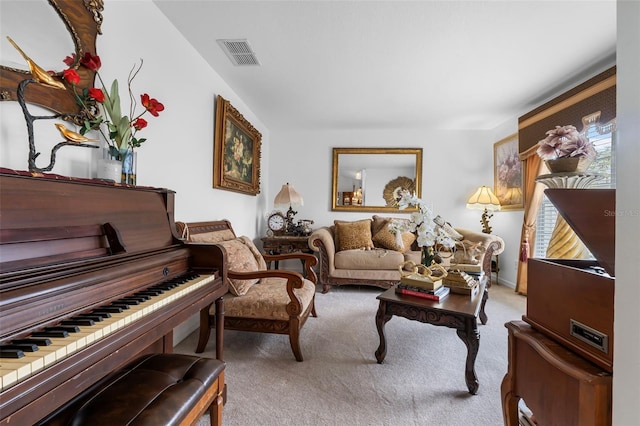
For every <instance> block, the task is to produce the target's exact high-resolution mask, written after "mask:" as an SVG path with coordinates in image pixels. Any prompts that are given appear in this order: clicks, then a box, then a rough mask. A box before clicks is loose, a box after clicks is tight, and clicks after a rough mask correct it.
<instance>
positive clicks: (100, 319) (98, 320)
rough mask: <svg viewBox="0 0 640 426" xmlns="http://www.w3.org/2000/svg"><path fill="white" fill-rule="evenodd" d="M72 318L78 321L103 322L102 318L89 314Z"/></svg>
mask: <svg viewBox="0 0 640 426" xmlns="http://www.w3.org/2000/svg"><path fill="white" fill-rule="evenodd" d="M73 318H78V319H90V320H93V321H94V322H100V321H102V320H103V318H102V316H100V315H97V314H95V315H91V314H80V315H76V316H75V317H73Z"/></svg>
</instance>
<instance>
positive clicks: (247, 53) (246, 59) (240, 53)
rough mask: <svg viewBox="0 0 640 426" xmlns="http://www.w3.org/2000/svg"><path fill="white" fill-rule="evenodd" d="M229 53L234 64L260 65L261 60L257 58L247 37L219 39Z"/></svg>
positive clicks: (225, 51) (223, 48) (221, 45)
mask: <svg viewBox="0 0 640 426" xmlns="http://www.w3.org/2000/svg"><path fill="white" fill-rule="evenodd" d="M217 42H218V43H219V44H220V47H222V50H224V53H226V54H227V56H228V57H229V59H231V62H232V63H233V65H238V66H247V65H260V61H258V58H256V55H255V53H254V52H253V50H252V49H251V46H250V45H249V42H247V39H235V40H225V39H221V40H217Z"/></svg>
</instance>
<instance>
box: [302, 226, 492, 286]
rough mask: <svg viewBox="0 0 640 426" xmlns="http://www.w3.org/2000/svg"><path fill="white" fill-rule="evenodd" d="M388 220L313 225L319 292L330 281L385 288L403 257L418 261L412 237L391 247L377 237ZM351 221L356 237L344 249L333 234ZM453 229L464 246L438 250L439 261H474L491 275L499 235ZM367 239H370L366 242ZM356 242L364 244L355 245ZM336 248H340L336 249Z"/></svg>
mask: <svg viewBox="0 0 640 426" xmlns="http://www.w3.org/2000/svg"><path fill="white" fill-rule="evenodd" d="M389 220H390V218H385V217H380V216H377V215H374V216H373V217H372V218H371V219H365V220H359V221H354V222H345V221H336V222H335V223H334V225H332V226H326V227H322V228H319V229H316V230H315V231H314V232H313V233H312V234H311V236H310V237H309V247H310V248H311V249H312V250H313V251H315V252H317V253H318V254H319V258H320V270H319V272H320V273H319V282H320V283H322V292H323V293H326V292H327V291H329V289H330V288H331V286H334V285H369V286H377V287H382V288H389V287H391V286H393V285H394V284H397V283H398V282H400V272H399V271H398V266H399V265H400V264H402V263H403V262H405V261H407V260H412V261H414V262H415V263H420V260H421V259H420V257H421V251H420V247H418V246H417V245H416V243H415V241H414V240H413V239H411V238H408V239H404V238H403V240H404V241H403V243H405V244H404V245H403V248H402V249H400V250H399V249H398V248H397V246H396V247H395V249H392V248H391V247H393V246H394V244H393V242H392V241H389V237H388V235H387V236H386V238H381V237H380V235H381V234H385V233H386V232H385V231H386V229H388V228H387V225H388V221H389ZM355 223H358V226H359V227H360V228H357V229H356V232H355V233H356V236H355V239H356V240H358V241H354V242H353V244H351V245H348V244H347V245H346V247H347V248H346V249H344V248H345V244H344V242H340V241H336V236H337V235H343V234H344V232H340V233H338V232H337V230H336V227H337V226H340V227H343V224H355ZM366 225H368V228H369V229H368V230H367V226H366ZM341 229H342V228H341ZM455 230H456V231H457V232H459V233H460V234H461V235H462V238H461V241H462V242H461V244H464V246H465V249H463V250H461V249H458V250H457V252H456V254H455V257H454V255H452V254H451V253H440V254H441V261H442V263H443V265H444V266H446V267H448V266H450V264H454V265H456V264H477V265H480V266H481V269H482V271H483V272H484V273H485V274H487V275H488V276H491V258H492V256H495V255H498V254H500V253H502V251H503V250H504V241H503V240H502V238H500V237H498V236H495V235H490V234H484V233H481V232H474V231H470V230H466V229H459V228H455ZM367 231H368V232H367ZM367 239H369V240H370V243H367V242H366V241H367ZM390 243H391V244H390ZM407 243H408V244H407ZM359 244H364V246H363V247H357V246H358V245H359ZM405 245H406V246H407V247H406V248H405V247H404V246H405ZM340 248H343V250H339V249H340ZM489 284H490V282H489Z"/></svg>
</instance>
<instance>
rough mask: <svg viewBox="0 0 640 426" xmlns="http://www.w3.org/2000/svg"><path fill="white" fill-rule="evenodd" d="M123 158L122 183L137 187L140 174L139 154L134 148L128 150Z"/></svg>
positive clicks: (122, 154)
mask: <svg viewBox="0 0 640 426" xmlns="http://www.w3.org/2000/svg"><path fill="white" fill-rule="evenodd" d="M120 155H121V156H122V178H121V180H120V182H121V183H125V184H127V185H135V184H136V178H137V172H138V153H137V152H135V151H134V150H133V149H132V148H129V149H127V150H126V151H125V152H124V153H121V154H120Z"/></svg>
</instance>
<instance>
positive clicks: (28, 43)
mask: <svg viewBox="0 0 640 426" xmlns="http://www.w3.org/2000/svg"><path fill="white" fill-rule="evenodd" d="M25 5H26V2H24V0H20V1H16V0H3V2H2V18H0V19H1V24H2V26H1V27H2V31H1V34H2V39H1V40H0V46H1V47H2V51H3V54H2V56H3V63H2V64H1V65H0V99H1V100H3V101H16V100H17V99H18V98H17V94H16V91H17V88H18V84H19V83H20V82H21V81H23V80H25V79H28V78H29V77H30V76H31V74H30V73H29V71H28V70H29V67H28V65H27V63H26V61H25V60H24V59H23V58H22V56H20V54H19V53H18V51H17V50H15V49H14V48H13V46H11V45H10V44H9V41H8V40H7V39H6V36H10V37H11V38H12V39H13V40H14V41H15V42H16V43H17V44H18V46H20V47H21V48H22V50H24V51H25V53H26V54H27V55H28V56H29V57H30V58H31V59H32V60H33V61H34V62H35V63H37V64H38V65H40V66H41V67H42V68H44V69H46V70H55V71H57V72H58V73H57V74H56V76H58V77H60V76H61V75H62V71H63V70H64V69H65V68H66V67H67V66H66V65H65V64H64V63H63V60H64V58H65V57H66V56H69V55H70V54H71V53H73V52H75V53H76V63H75V64H73V68H75V69H76V70H77V71H78V73H79V74H80V79H81V80H80V84H79V85H78V90H79V91H81V90H82V89H84V88H85V87H92V86H93V81H94V75H95V73H94V72H92V71H90V70H88V69H87V68H84V67H80V64H79V59H80V57H82V56H83V55H84V54H85V53H86V52H91V53H92V54H96V53H97V52H96V38H97V36H98V34H100V33H101V32H100V25H101V24H102V10H103V0H91V1H86V0H85V1H78V0H37V1H31V2H29V3H28V6H27V7H26V8H25ZM24 97H25V100H26V101H27V102H28V103H31V104H35V105H40V106H42V107H45V108H47V109H49V110H52V111H55V112H58V113H74V112H77V111H79V107H78V105H77V104H76V102H75V99H74V97H73V94H72V92H71V91H70V90H66V91H62V90H58V89H52V88H48V87H45V86H43V85H40V84H29V85H28V87H27V88H26V89H25V92H24Z"/></svg>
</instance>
